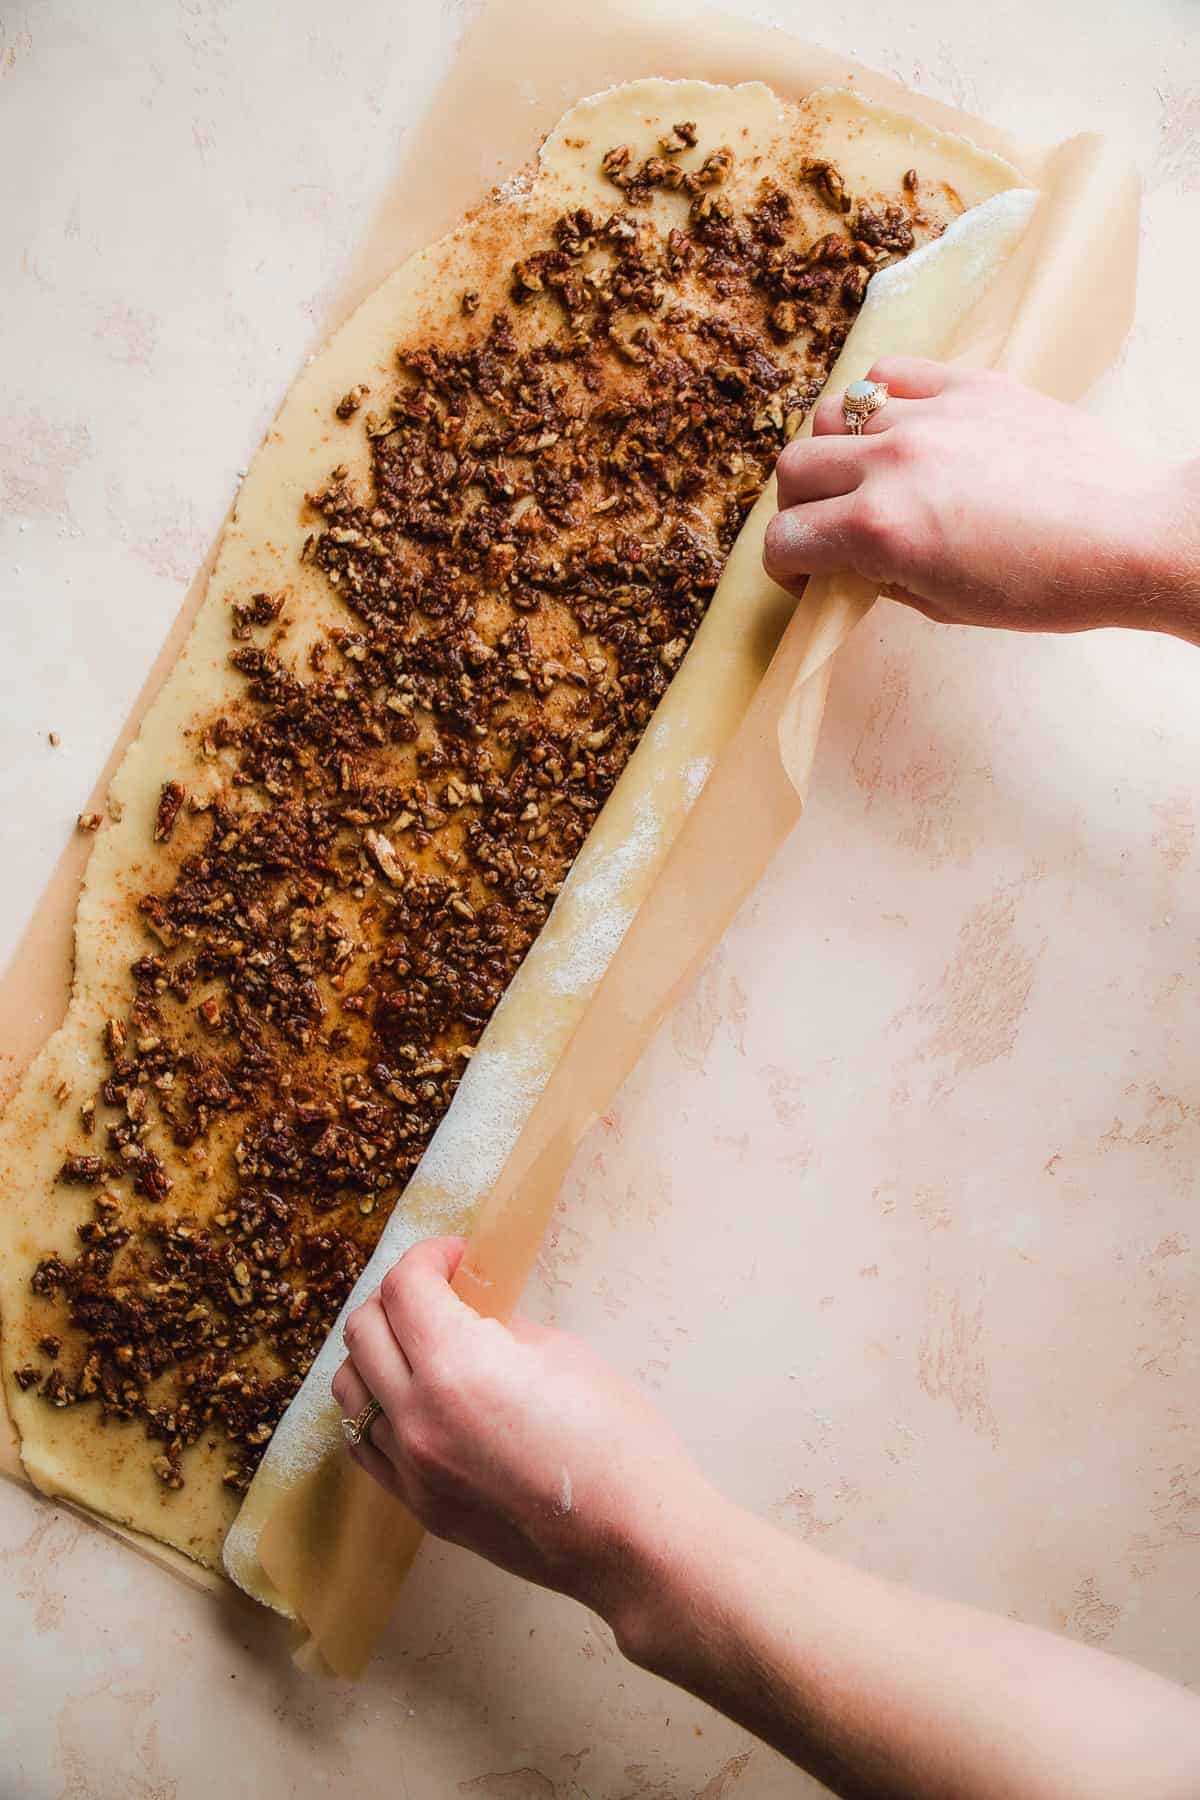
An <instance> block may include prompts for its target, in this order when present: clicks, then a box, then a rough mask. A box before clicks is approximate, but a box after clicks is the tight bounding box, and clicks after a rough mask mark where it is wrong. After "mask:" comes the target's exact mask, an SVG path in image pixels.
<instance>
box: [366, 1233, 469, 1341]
mask: <svg viewBox="0 0 1200 1800" xmlns="http://www.w3.org/2000/svg"><path fill="white" fill-rule="evenodd" d="M465 1248H466V1240H465V1239H463V1238H460V1237H444V1238H425V1239H424V1241H423V1242H422V1243H419V1244H414V1245H413V1247H412V1249H411V1250H408V1251H406V1252H405V1254H404V1255H403V1256H402V1257H401V1258H400V1261H399V1262H398V1263H397V1264H396V1266H395V1268H394V1269H389V1270H388V1272H387V1274H386V1275H385V1276H384V1278H383V1282H382V1284H381V1286H380V1289H379V1298H380V1302H381V1303H382V1306H383V1310H384V1313H385V1314H386V1316H387V1321H388V1324H389V1325H390V1327H391V1329H392V1332H393V1334H394V1336H395V1339H396V1342H397V1343H398V1344H399V1345H401V1347H402V1348H403V1350H404V1354H405V1355H406V1356H407V1357H408V1360H409V1362H410V1363H411V1364H412V1365H413V1366H414V1367H416V1365H417V1363H418V1361H419V1359H420V1358H421V1357H422V1356H424V1355H425V1354H427V1352H428V1350H429V1348H430V1346H431V1345H432V1344H434V1343H436V1342H437V1341H438V1340H439V1339H440V1338H442V1337H444V1335H445V1334H446V1332H447V1331H450V1330H453V1329H455V1328H456V1327H458V1326H460V1325H462V1323H463V1322H464V1320H466V1319H469V1318H474V1316H475V1315H474V1313H472V1311H471V1309H470V1307H469V1306H467V1305H466V1303H465V1302H464V1301H462V1300H460V1299H459V1297H458V1295H457V1294H456V1293H455V1292H454V1291H453V1289H452V1288H451V1286H450V1283H451V1282H452V1281H453V1279H454V1276H455V1273H456V1272H457V1269H458V1265H459V1263H460V1262H461V1261H462V1255H463V1251H464V1250H465Z"/></svg>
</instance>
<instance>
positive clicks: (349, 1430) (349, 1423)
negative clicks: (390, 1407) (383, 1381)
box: [342, 1400, 383, 1444]
mask: <svg viewBox="0 0 1200 1800" xmlns="http://www.w3.org/2000/svg"><path fill="white" fill-rule="evenodd" d="M382 1411H383V1408H382V1406H380V1404H379V1402H378V1400H368V1401H367V1404H366V1405H365V1406H364V1407H363V1409H362V1411H361V1412H360V1413H359V1415H358V1417H357V1418H356V1419H343V1420H342V1436H343V1437H344V1438H345V1440H346V1442H347V1443H348V1444H361V1443H362V1442H363V1441H364V1439H365V1438H366V1436H367V1433H368V1431H370V1429H371V1427H372V1425H373V1424H374V1423H375V1421H376V1419H377V1418H378V1417H379V1415H380V1413H381V1412H382Z"/></svg>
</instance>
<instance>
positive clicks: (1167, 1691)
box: [611, 1489, 1200, 1800]
mask: <svg viewBox="0 0 1200 1800" xmlns="http://www.w3.org/2000/svg"><path fill="white" fill-rule="evenodd" d="M671 1523H672V1529H671V1531H670V1533H669V1535H668V1534H666V1533H663V1534H661V1535H660V1538H659V1543H658V1545H657V1547H656V1546H655V1545H648V1546H646V1547H645V1549H644V1550H643V1551H642V1552H641V1553H640V1554H639V1555H635V1556H633V1557H632V1558H631V1562H630V1579H629V1580H628V1582H627V1583H626V1587H625V1591H624V1593H623V1595H622V1596H621V1599H620V1601H619V1602H618V1604H617V1606H616V1608H615V1610H614V1612H613V1613H612V1615H611V1616H612V1619H613V1623H614V1628H615V1629H616V1631H617V1635H618V1639H619V1641H620V1642H621V1645H622V1648H624V1649H625V1650H626V1653H627V1654H628V1655H630V1656H631V1658H632V1659H633V1660H634V1661H637V1662H639V1663H641V1664H642V1665H643V1666H644V1667H646V1668H648V1669H651V1670H653V1671H654V1672H655V1673H656V1674H659V1675H662V1676H664V1677H665V1678H666V1679H667V1680H670V1681H673V1682H675V1683H676V1684H677V1685H679V1686H681V1687H685V1688H688V1689H689V1690H690V1691H691V1692H692V1693H694V1694H697V1695H698V1696H699V1697H700V1698H702V1699H704V1700H706V1701H708V1702H709V1703H710V1704H711V1705H712V1706H714V1707H716V1708H717V1709H718V1710H720V1711H721V1712H723V1713H726V1714H727V1715H728V1716H729V1717H731V1718H734V1719H737V1720H738V1721H739V1722H740V1723H741V1724H743V1725H745V1726H746V1727H747V1728H748V1729H749V1730H751V1731H753V1732H754V1733H755V1734H756V1735H757V1736H759V1737H761V1738H763V1739H764V1740H766V1741H767V1742H769V1743H771V1744H773V1745H774V1746H775V1747H776V1748H777V1749H779V1750H781V1751H782V1752H783V1753H784V1754H785V1755H786V1756H789V1757H790V1758H792V1760H793V1761H795V1762H797V1763H799V1764H800V1765H802V1766H803V1767H805V1768H807V1769H809V1770H811V1771H812V1772H813V1773H814V1774H816V1775H818V1776H819V1777H820V1778H821V1779H822V1780H823V1781H825V1782H826V1783H827V1784H828V1785H829V1786H830V1787H832V1789H833V1790H834V1791H835V1792H836V1793H839V1794H843V1795H847V1796H871V1797H872V1800H887V1797H890V1796H896V1797H897V1800H900V1797H903V1800H926V1797H928V1800H951V1797H953V1800H1002V1797H1003V1800H1016V1797H1017V1796H1021V1797H1022V1800H1059V1797H1060V1796H1061V1797H1063V1800H1066V1797H1068V1796H1070V1797H1071V1800H1075V1797H1077V1796H1084V1795H1086V1796H1088V1800H1134V1796H1136V1797H1137V1800H1188V1797H1190V1796H1193V1795H1194V1794H1195V1793H1196V1792H1197V1791H1198V1784H1200V1702H1198V1701H1196V1700H1195V1699H1193V1698H1192V1697H1191V1696H1190V1695H1188V1694H1187V1693H1186V1692H1184V1691H1183V1690H1182V1689H1177V1688H1174V1687H1172V1686H1171V1685H1170V1684H1169V1683H1167V1682H1165V1681H1162V1680H1160V1679H1159V1678H1158V1677H1157V1676H1154V1675H1151V1674H1150V1673H1148V1672H1147V1671H1146V1670H1143V1669H1140V1668H1137V1667H1135V1666H1133V1665H1131V1664H1127V1663H1123V1662H1119V1661H1117V1660H1116V1659H1115V1658H1113V1657H1110V1656H1107V1655H1104V1654H1103V1653H1101V1652H1099V1651H1095V1650H1090V1649H1086V1648H1084V1647H1083V1646H1081V1645H1078V1644H1075V1643H1072V1642H1070V1641H1069V1640H1067V1639H1063V1638H1057V1637H1054V1636H1052V1635H1051V1634H1049V1633H1047V1632H1041V1631H1036V1630H1033V1629H1031V1628H1030V1627H1027V1626H1023V1625H1018V1624H1016V1623H1014V1622H1013V1621H1011V1620H1007V1619H1002V1618H995V1617H992V1616H990V1615H988V1614H984V1613H979V1612H975V1611H973V1610H971V1609H970V1608H967V1607H961V1606H956V1605H953V1604H951V1603H949V1602H945V1601H941V1600H937V1599H933V1598H930V1597H928V1596H924V1595H919V1594H913V1593H910V1592H907V1591H905V1590H902V1589H900V1588H897V1587H894V1586H893V1585H891V1584H890V1583H888V1582H884V1581H880V1580H877V1579H876V1578H875V1577H873V1576H870V1575H866V1574H864V1573H862V1572H861V1571H859V1570H856V1569H853V1568H851V1567H849V1566H847V1565H845V1564H842V1563H838V1562H836V1561H834V1560H832V1559H831V1558H828V1557H825V1556H822V1555H820V1554H818V1553H817V1552H815V1551H813V1550H812V1549H811V1548H810V1547H809V1546H807V1545H805V1544H803V1543H798V1542H796V1541H795V1540H794V1539H791V1538H789V1537H788V1536H786V1535H785V1534H784V1533H782V1532H779V1531H776V1530H774V1529H773V1528H771V1527H770V1526H768V1525H765V1524H764V1523H763V1522H762V1521H761V1520H758V1519H755V1518H753V1517H752V1516H750V1515H748V1514H746V1513H744V1512H741V1511H740V1510H738V1509H737V1508H735V1507H733V1506H731V1505H729V1504H728V1503H727V1502H725V1501H723V1500H721V1499H720V1498H719V1496H716V1495H715V1494H712V1493H711V1491H710V1490H707V1489H704V1490H703V1491H700V1490H697V1492H696V1493H694V1494H692V1495H691V1496H689V1497H688V1498H687V1500H686V1501H685V1502H684V1504H683V1505H682V1506H681V1507H680V1509H679V1510H678V1512H677V1514H676V1516H675V1518H674V1519H673V1521H672V1522H671Z"/></svg>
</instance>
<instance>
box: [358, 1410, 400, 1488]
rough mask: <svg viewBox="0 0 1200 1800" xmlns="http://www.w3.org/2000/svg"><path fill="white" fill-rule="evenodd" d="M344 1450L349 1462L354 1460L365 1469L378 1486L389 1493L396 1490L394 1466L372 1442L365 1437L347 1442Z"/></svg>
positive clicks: (377, 1421)
mask: <svg viewBox="0 0 1200 1800" xmlns="http://www.w3.org/2000/svg"><path fill="white" fill-rule="evenodd" d="M378 1423H379V1420H376V1424H378ZM346 1450H347V1453H348V1455H349V1457H350V1460H351V1462H356V1463H357V1464H358V1466H359V1468H360V1469H365V1470H366V1472H367V1474H368V1475H370V1476H371V1477H372V1478H373V1479H374V1480H375V1481H377V1482H378V1483H379V1485H380V1487H385V1488H387V1490H388V1492H389V1493H391V1494H394V1493H396V1492H397V1488H398V1483H397V1479H396V1471H395V1468H394V1466H393V1464H392V1463H391V1462H390V1461H389V1459H388V1458H387V1457H386V1456H385V1455H384V1454H383V1451H382V1450H377V1449H376V1448H375V1446H374V1444H370V1443H367V1442H366V1440H365V1439H364V1441H363V1442H362V1443H360V1444H347V1445H346Z"/></svg>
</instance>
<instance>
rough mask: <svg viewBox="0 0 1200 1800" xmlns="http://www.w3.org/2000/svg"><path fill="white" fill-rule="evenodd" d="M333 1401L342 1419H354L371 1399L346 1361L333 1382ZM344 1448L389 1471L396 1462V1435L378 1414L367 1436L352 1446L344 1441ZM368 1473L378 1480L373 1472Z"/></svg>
mask: <svg viewBox="0 0 1200 1800" xmlns="http://www.w3.org/2000/svg"><path fill="white" fill-rule="evenodd" d="M333 1397H334V1399H335V1400H336V1401H337V1403H338V1405H339V1406H340V1407H341V1409H342V1417H343V1418H344V1419H357V1418H358V1416H359V1414H360V1413H361V1412H362V1410H363V1408H364V1406H366V1405H367V1403H368V1401H369V1400H370V1398H371V1395H370V1394H369V1393H368V1391H367V1387H366V1384H365V1382H364V1381H363V1379H362V1377H361V1376H360V1375H359V1374H358V1373H357V1371H356V1369H355V1367H354V1364H353V1363H352V1362H351V1361H350V1360H349V1358H347V1360H346V1361H345V1362H344V1363H343V1364H342V1366H341V1368H340V1369H339V1370H338V1372H337V1374H336V1375H335V1376H334V1378H333ZM346 1448H347V1449H348V1450H349V1451H350V1453H351V1455H353V1454H354V1452H355V1451H356V1450H362V1451H364V1452H365V1453H366V1455H367V1456H368V1457H370V1458H373V1459H378V1461H380V1462H382V1463H383V1465H384V1467H385V1468H387V1467H390V1466H391V1465H392V1464H393V1463H394V1462H395V1460H396V1448H397V1446H396V1434H395V1433H394V1432H393V1430H392V1428H391V1426H390V1425H389V1424H388V1420H387V1414H386V1413H377V1414H376V1416H375V1417H374V1418H373V1419H372V1420H371V1423H370V1424H369V1425H368V1427H367V1430H366V1435H365V1436H364V1437H362V1438H360V1439H359V1442H358V1443H357V1444H352V1443H351V1442H350V1440H349V1438H347V1439H346ZM370 1473H372V1474H374V1475H376V1476H378V1471H377V1470H376V1469H375V1468H372V1469H371V1470H370Z"/></svg>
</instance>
